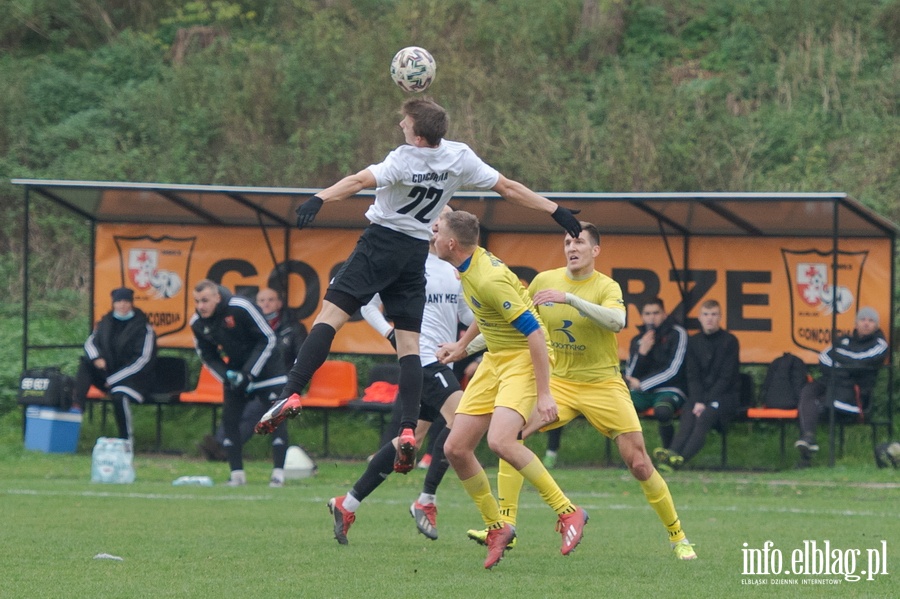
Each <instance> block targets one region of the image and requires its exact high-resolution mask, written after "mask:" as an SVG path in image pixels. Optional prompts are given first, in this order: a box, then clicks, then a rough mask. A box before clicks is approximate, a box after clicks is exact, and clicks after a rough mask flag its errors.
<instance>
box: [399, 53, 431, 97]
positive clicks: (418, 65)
mask: <svg viewBox="0 0 900 599" xmlns="http://www.w3.org/2000/svg"><path fill="white" fill-rule="evenodd" d="M436 70H437V65H436V64H435V62H434V58H433V57H432V56H431V53H430V52H429V51H428V50H426V49H425V48H420V47H418V46H409V47H408V48H403V49H402V50H400V51H399V52H397V53H396V54H395V55H394V60H392V61H391V79H393V80H394V83H396V84H397V85H399V86H400V89H402V90H403V91H405V92H423V91H425V90H426V89H428V86H429V85H431V83H432V81H434V74H435V71H436Z"/></svg>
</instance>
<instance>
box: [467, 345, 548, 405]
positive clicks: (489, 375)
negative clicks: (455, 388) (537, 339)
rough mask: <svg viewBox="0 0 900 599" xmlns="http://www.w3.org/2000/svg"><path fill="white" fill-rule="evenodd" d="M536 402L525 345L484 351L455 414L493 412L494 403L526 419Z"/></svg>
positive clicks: (528, 353) (529, 360) (528, 354)
mask: <svg viewBox="0 0 900 599" xmlns="http://www.w3.org/2000/svg"><path fill="white" fill-rule="evenodd" d="M536 403H537V387H536V386H535V382H534V366H533V365H532V363H531V353H530V352H529V351H528V350H527V349H508V350H503V351H499V352H487V353H486V354H484V359H483V360H482V361H481V364H479V365H478V368H477V369H476V370H475V375H474V376H473V377H472V380H471V381H469V384H468V385H467V386H466V390H465V391H464V392H463V396H462V399H460V400H459V407H458V408H456V413H457V414H468V415H470V416H482V415H484V414H492V413H493V412H494V407H495V406H500V407H504V408H509V409H511V410H515V411H516V412H518V413H519V414H521V416H522V418H523V419H525V420H528V417H529V416H530V415H531V411H532V410H533V409H534V406H535V404H536Z"/></svg>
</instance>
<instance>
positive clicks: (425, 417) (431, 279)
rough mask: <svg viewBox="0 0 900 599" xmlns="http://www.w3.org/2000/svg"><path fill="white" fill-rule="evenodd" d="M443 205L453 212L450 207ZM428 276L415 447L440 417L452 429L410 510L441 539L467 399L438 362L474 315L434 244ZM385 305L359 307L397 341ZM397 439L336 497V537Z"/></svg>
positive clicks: (379, 478)
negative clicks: (457, 428) (453, 443)
mask: <svg viewBox="0 0 900 599" xmlns="http://www.w3.org/2000/svg"><path fill="white" fill-rule="evenodd" d="M444 209H445V210H446V211H449V210H450V208H449V207H445V208H444ZM425 279H426V284H425V311H424V312H423V314H422V334H421V337H420V340H419V353H420V355H421V357H422V373H423V385H422V402H421V407H420V409H419V422H418V425H417V427H416V431H415V434H416V446H417V447H418V446H420V445H421V443H422V440H423V439H424V438H425V435H426V434H427V433H428V430H429V428H430V427H431V424H432V423H433V422H434V420H435V418H437V417H438V415H443V416H444V418H445V419H446V421H447V427H446V428H444V429H443V430H442V431H441V433H440V435H439V436H438V438H437V440H436V441H435V444H434V455H433V456H432V460H431V464H430V465H429V466H428V472H427V473H426V474H425V481H424V484H423V487H422V493H421V494H420V495H419V498H418V499H417V500H416V501H415V502H413V504H412V505H411V506H410V514H412V516H413V518H414V519H415V521H416V527H417V528H418V529H419V532H421V533H422V534H423V535H425V536H426V537H428V538H429V539H431V540H436V539H437V536H438V531H437V505H436V503H435V494H436V493H437V487H438V485H439V484H440V482H441V480H442V479H443V478H444V474H445V473H446V472H447V468H448V467H449V465H450V464H449V462H447V460H446V459H445V458H444V440H445V439H446V438H447V435H448V434H449V433H450V430H449V429H450V427H452V426H453V416H454V415H455V413H456V408H457V406H458V405H459V399H460V398H461V397H462V388H461V387H460V386H459V382H458V381H457V380H456V377H455V376H454V374H453V370H452V369H451V368H450V367H449V366H447V365H445V364H441V363H440V362H439V361H438V359H437V351H438V346H439V345H440V344H442V343H449V342H451V341H454V340H456V337H457V326H458V323H460V322H461V323H463V324H464V325H466V326H469V325H470V324H472V320H473V319H474V315H473V314H472V310H471V309H470V308H469V306H468V304H466V302H465V301H464V300H463V295H462V283H460V281H459V273H457V272H456V269H455V268H453V267H452V266H451V265H450V264H449V263H447V262H444V261H443V260H441V259H440V258H438V257H437V255H435V254H434V249H433V248H432V249H431V251H430V252H429V254H428V259H427V260H426V261H425ZM381 305H382V304H381V298H380V297H379V296H378V295H376V296H375V297H373V298H372V301H370V302H369V303H368V304H366V305H365V306H363V307H362V309H361V310H360V311H361V313H362V315H363V317H364V318H365V319H366V322H368V323H369V324H370V325H372V327H373V328H375V330H377V331H378V332H379V333H381V334H382V335H383V336H384V337H386V338H387V339H388V340H390V341H391V343H394V342H395V341H394V339H393V332H394V327H393V326H392V325H391V324H390V323H389V322H388V321H387V320H386V319H385V318H384V316H383V314H382V313H381V309H380V308H381ZM397 442H398V439H397V438H394V439H393V440H392V441H391V442H390V443H386V444H385V445H384V446H383V447H382V448H381V449H380V450H378V452H376V453H375V455H374V456H372V459H371V461H369V464H368V466H366V471H365V472H364V473H363V475H362V476H360V477H359V480H357V481H356V482H355V483H354V484H353V487H352V488H351V489H350V491H348V492H347V494H346V495H342V496H340V497H334V498H332V499H331V500H330V501H329V502H328V508H329V509H330V510H331V513H332V516H333V517H334V538H335V539H336V540H337V542H338V543H340V544H341V545H346V544H347V542H348V541H347V531H348V530H349V529H350V525H351V524H353V523H354V522H355V521H356V510H357V509H358V508H359V505H360V502H362V501H363V500H364V499H365V498H366V497H368V496H369V495H370V494H371V493H372V492H373V491H374V490H375V489H376V488H378V486H379V485H381V483H382V482H384V481H385V479H387V477H388V475H390V473H391V470H392V467H393V462H394V454H395V453H396V450H395V445H396V443H397Z"/></svg>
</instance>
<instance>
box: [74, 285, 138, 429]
mask: <svg viewBox="0 0 900 599" xmlns="http://www.w3.org/2000/svg"><path fill="white" fill-rule="evenodd" d="M112 305H113V309H112V310H111V311H109V312H107V313H106V314H105V315H104V316H103V318H101V319H100V321H99V322H98V323H97V326H96V327H95V328H94V331H93V332H92V333H91V335H90V336H89V337H88V338H87V341H85V342H84V356H82V358H81V363H80V365H79V367H78V373H77V375H76V376H75V389H74V398H73V404H74V405H76V406H83V405H84V404H85V399H86V397H85V396H86V395H87V392H88V389H90V387H91V385H94V386H95V387H97V388H98V389H100V390H101V391H104V392H106V393H108V394H109V397H110V400H111V401H112V405H113V413H114V414H115V418H116V426H117V427H118V436H119V438H121V439H128V440H129V441H133V440H134V426H133V423H132V416H131V409H130V402H132V401H134V402H137V403H143V401H144V397H145V396H146V395H147V393H149V391H150V386H151V385H152V383H153V368H154V366H155V362H156V333H155V332H154V331H153V327H152V326H150V323H149V321H148V320H147V315H146V314H144V312H143V311H141V310H140V309H139V308H135V306H134V291H132V290H131V289H128V288H126V287H119V288H117V289H113V291H112Z"/></svg>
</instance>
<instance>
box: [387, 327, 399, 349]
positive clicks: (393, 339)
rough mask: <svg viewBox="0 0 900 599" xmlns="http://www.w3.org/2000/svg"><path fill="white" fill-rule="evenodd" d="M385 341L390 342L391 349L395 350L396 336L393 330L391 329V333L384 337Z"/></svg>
mask: <svg viewBox="0 0 900 599" xmlns="http://www.w3.org/2000/svg"><path fill="white" fill-rule="evenodd" d="M385 339H387V340H388V342H390V344H391V347H393V348H394V349H397V336H396V335H395V334H394V329H391V332H390V333H388V334H387V337H385Z"/></svg>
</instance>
